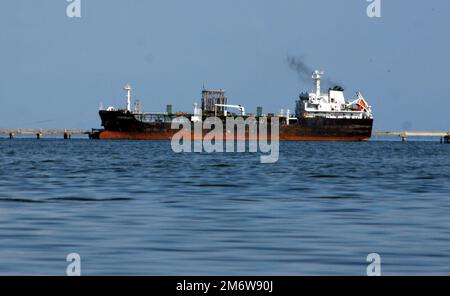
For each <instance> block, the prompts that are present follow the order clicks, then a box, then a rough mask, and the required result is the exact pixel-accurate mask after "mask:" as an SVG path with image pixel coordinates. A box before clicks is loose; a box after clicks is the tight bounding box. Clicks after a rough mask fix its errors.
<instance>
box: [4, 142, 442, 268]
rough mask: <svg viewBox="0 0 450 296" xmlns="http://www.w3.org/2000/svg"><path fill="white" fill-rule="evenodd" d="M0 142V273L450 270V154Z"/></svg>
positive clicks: (354, 147)
mask: <svg viewBox="0 0 450 296" xmlns="http://www.w3.org/2000/svg"><path fill="white" fill-rule="evenodd" d="M280 150H281V151H280V160H279V161H278V162H277V163H275V164H260V163H259V157H258V155H256V154H250V153H246V154H241V153H235V154H234V153H226V154H193V153H192V154H175V153H173V152H172V150H171V149H170V142H133V141H130V142H127V141H124V142H114V141H112V142H110V141H104V142H100V141H89V140H70V141H63V140H49V139H43V140H40V141H38V140H32V139H30V140H25V139H17V140H12V141H11V140H6V139H2V140H0V274H32V275H35V274H50V275H64V274H65V271H66V266H67V263H66V261H65V258H66V255H67V254H69V253H72V252H76V253H79V254H80V255H81V258H82V259H81V260H82V263H81V264H82V273H83V274H85V275H90V274H145V275H184V274H210V275H217V274H221V275H228V274H238V275H246V274H257V275H266V274H277V275H302V274H312V275H340V274H350V275H365V272H366V267H367V263H366V257H367V255H368V254H369V253H372V252H376V253H379V254H380V255H381V257H382V272H383V274H387V275H392V274H446V275H448V274H450V145H441V144H439V143H434V142H409V143H400V142H378V141H376V142H369V143H302V142H292V143H281V146H280Z"/></svg>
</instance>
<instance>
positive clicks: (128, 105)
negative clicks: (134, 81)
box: [123, 83, 131, 112]
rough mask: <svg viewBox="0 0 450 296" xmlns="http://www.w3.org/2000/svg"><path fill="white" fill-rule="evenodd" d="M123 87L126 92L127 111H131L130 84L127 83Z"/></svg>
mask: <svg viewBox="0 0 450 296" xmlns="http://www.w3.org/2000/svg"><path fill="white" fill-rule="evenodd" d="M123 89H124V90H125V91H126V92H127V111H128V112H131V85H130V83H127V84H126V85H125V86H124V87H123Z"/></svg>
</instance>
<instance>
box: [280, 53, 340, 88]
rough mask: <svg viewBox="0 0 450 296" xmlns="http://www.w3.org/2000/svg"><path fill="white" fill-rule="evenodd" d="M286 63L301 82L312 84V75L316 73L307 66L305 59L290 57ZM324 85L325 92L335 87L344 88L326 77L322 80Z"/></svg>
mask: <svg viewBox="0 0 450 296" xmlns="http://www.w3.org/2000/svg"><path fill="white" fill-rule="evenodd" d="M286 62H287V63H288V65H289V68H290V69H291V70H292V71H294V72H296V73H297V75H298V78H299V79H300V81H301V82H304V83H311V79H312V78H311V76H312V73H313V72H314V69H313V68H311V67H310V66H308V64H306V62H305V61H304V59H303V58H301V57H295V56H288V57H287V58H286ZM325 74H326V73H325ZM322 85H323V86H322V89H323V90H325V89H328V88H333V87H335V86H340V87H342V84H340V83H336V82H335V81H333V80H331V79H329V78H327V77H326V75H325V76H324V77H323V78H322Z"/></svg>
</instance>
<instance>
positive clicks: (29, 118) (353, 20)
mask: <svg viewBox="0 0 450 296" xmlns="http://www.w3.org/2000/svg"><path fill="white" fill-rule="evenodd" d="M81 1H82V17H81V18H80V19H70V18H68V17H67V16H66V7H67V2H66V1H65V0H39V1H36V0H2V1H1V3H0V103H1V105H0V129H1V128H61V129H63V128H68V129H69V128H86V129H89V128H93V127H95V128H97V127H100V121H99V118H98V114H97V112H98V107H99V104H100V102H103V104H104V105H105V106H109V105H114V106H120V107H123V106H124V105H125V94H124V92H123V91H122V87H123V85H124V84H125V83H126V82H128V81H129V82H131V84H132V86H133V88H134V90H135V95H136V97H137V98H140V99H142V102H143V109H144V110H145V111H149V112H150V111H164V110H165V105H166V104H167V103H171V104H173V106H174V110H175V111H177V110H183V111H191V110H192V104H193V102H194V101H200V92H201V89H202V85H203V83H205V84H206V86H207V87H211V88H224V89H226V91H227V95H228V97H229V103H239V104H243V105H244V106H246V107H247V109H248V111H249V112H255V111H256V106H258V105H261V106H263V108H264V112H278V111H279V110H280V109H282V108H283V109H287V108H290V109H291V110H294V106H295V100H296V98H297V97H298V93H299V92H301V91H303V90H310V89H312V87H313V85H312V81H306V82H305V81H301V80H299V79H298V76H297V75H296V74H295V73H294V72H293V71H292V70H290V68H289V66H288V64H287V63H286V58H287V57H288V56H291V55H292V56H300V57H303V60H304V61H305V62H306V63H307V64H308V65H309V66H310V67H311V68H318V69H322V70H324V71H325V72H326V74H327V76H329V78H330V79H331V80H334V81H338V82H339V83H341V84H342V85H343V86H344V87H345V89H346V95H347V96H348V97H353V96H354V93H355V91H357V90H361V91H362V92H363V93H364V95H365V96H366V98H367V100H368V101H369V103H370V104H371V105H372V106H373V109H374V113H375V120H376V124H375V125H376V129H377V130H398V129H403V128H408V129H410V130H450V75H449V69H450V58H449V54H450V21H449V18H448V13H449V11H450V1H448V0H431V1H416V0H409V1H407V0H382V17H381V18H379V19H371V18H368V17H367V15H366V8H367V5H368V2H366V0H345V1H336V0H279V1H274V0H270V1H268V0H226V1H225V0H222V1H219V0H189V1H187V0H161V1H156V0H154V1H153V0H152V1H149V0H81Z"/></svg>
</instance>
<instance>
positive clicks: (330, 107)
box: [296, 70, 373, 119]
mask: <svg viewBox="0 0 450 296" xmlns="http://www.w3.org/2000/svg"><path fill="white" fill-rule="evenodd" d="M323 74H324V73H323V72H320V71H317V70H316V71H314V72H313V74H312V79H313V80H314V82H315V85H316V89H315V91H314V92H310V93H303V94H301V95H300V99H299V100H298V101H297V106H296V113H297V116H298V117H304V118H314V117H325V118H349V119H363V118H373V115H372V109H371V106H369V104H368V103H367V102H366V100H365V99H364V97H363V96H362V94H361V93H360V92H357V93H356V96H357V98H356V99H354V100H350V101H347V100H346V99H345V97H344V90H343V89H342V88H341V87H337V86H336V87H334V88H332V89H329V90H328V93H322V91H321V89H320V80H321V78H322V75H323Z"/></svg>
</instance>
